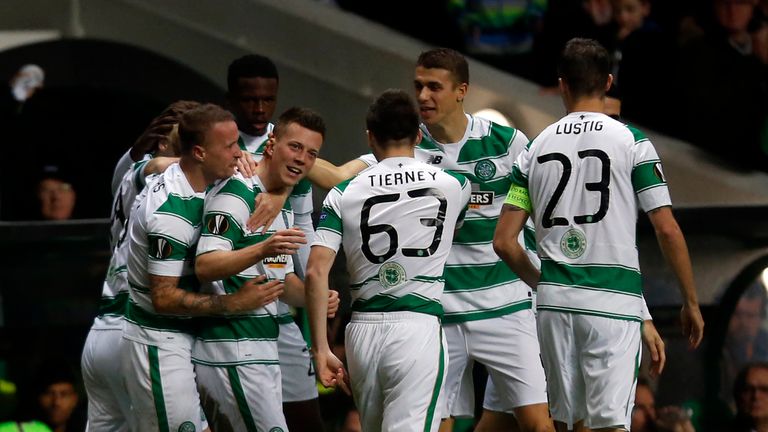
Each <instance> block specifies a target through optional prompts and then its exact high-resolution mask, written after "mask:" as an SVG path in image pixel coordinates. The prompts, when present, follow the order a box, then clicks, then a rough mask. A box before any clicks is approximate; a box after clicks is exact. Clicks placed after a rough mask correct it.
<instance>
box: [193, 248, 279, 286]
mask: <svg viewBox="0 0 768 432" xmlns="http://www.w3.org/2000/svg"><path fill="white" fill-rule="evenodd" d="M263 249H264V248H263V246H261V244H260V243H258V244H255V245H252V246H249V247H246V248H243V249H237V250H229V251H224V250H216V251H211V252H207V253H204V254H202V255H198V256H197V258H196V259H195V274H196V275H197V278H198V279H199V280H200V281H201V282H211V281H215V280H222V279H226V278H228V277H230V276H233V275H236V274H238V273H240V272H242V271H243V270H245V269H247V268H248V267H250V266H252V265H254V264H255V263H257V262H259V261H261V260H263V259H264V258H265V257H266V255H265V254H264V250H263Z"/></svg>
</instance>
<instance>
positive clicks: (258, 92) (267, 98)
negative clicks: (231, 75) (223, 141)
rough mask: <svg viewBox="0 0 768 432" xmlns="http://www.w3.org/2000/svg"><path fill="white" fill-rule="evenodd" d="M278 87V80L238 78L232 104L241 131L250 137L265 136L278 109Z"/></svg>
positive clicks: (231, 100) (231, 99)
mask: <svg viewBox="0 0 768 432" xmlns="http://www.w3.org/2000/svg"><path fill="white" fill-rule="evenodd" d="M277 87H278V82H277V79H276V78H262V77H253V78H238V80H237V90H236V91H235V92H234V93H233V94H232V95H231V96H230V104H231V108H232V111H233V112H234V114H235V117H236V118H237V123H238V127H239V128H240V130H242V131H243V132H245V133H247V134H248V135H253V136H260V135H264V132H266V130H267V125H268V124H269V122H270V120H272V115H274V113H275V107H277Z"/></svg>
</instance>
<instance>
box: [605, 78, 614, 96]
mask: <svg viewBox="0 0 768 432" xmlns="http://www.w3.org/2000/svg"><path fill="white" fill-rule="evenodd" d="M611 84H613V74H608V80H606V82H605V92H606V93H608V90H610V89H611Z"/></svg>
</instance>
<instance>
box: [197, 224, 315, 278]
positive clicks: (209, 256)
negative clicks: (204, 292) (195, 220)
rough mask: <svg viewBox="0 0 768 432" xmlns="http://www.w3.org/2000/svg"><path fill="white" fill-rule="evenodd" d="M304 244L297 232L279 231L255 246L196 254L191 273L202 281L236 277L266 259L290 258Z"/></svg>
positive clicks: (292, 229)
mask: <svg viewBox="0 0 768 432" xmlns="http://www.w3.org/2000/svg"><path fill="white" fill-rule="evenodd" d="M304 243H306V240H305V237H304V233H303V232H301V230H298V229H294V228H291V229H287V230H280V231H277V232H276V233H274V234H272V235H271V236H269V237H268V238H267V239H266V240H264V241H261V242H259V243H256V244H253V245H250V246H247V247H244V248H242V249H235V250H215V251H210V252H206V253H204V254H201V255H198V256H197V258H196V259H195V274H196V275H197V278H198V279H200V280H201V281H203V282H210V281H215V280H221V279H224V278H227V277H229V276H233V275H236V274H238V273H240V272H241V271H243V270H245V269H247V268H248V267H251V266H252V265H254V264H256V263H258V262H259V261H261V260H263V259H264V258H267V257H273V256H277V255H292V254H294V253H296V251H297V250H298V249H299V247H300V246H301V245H302V244H304Z"/></svg>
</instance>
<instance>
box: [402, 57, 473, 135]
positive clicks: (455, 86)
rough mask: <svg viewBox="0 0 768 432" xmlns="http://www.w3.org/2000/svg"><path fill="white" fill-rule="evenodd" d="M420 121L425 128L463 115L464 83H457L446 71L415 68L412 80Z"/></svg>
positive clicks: (465, 86) (465, 87) (465, 90)
mask: <svg viewBox="0 0 768 432" xmlns="http://www.w3.org/2000/svg"><path fill="white" fill-rule="evenodd" d="M413 85H414V90H416V100H417V101H418V103H419V114H420V115H421V121H422V122H424V124H426V125H427V126H429V125H435V124H440V123H441V122H443V121H444V120H445V119H447V118H450V117H451V116H456V115H462V116H463V115H464V108H463V105H462V101H463V100H464V96H465V95H466V93H467V84H466V83H457V82H456V79H455V78H454V76H453V74H452V73H451V72H450V71H449V70H447V69H439V68H425V67H423V66H417V67H416V76H415V77H414V79H413Z"/></svg>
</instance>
